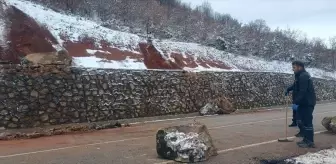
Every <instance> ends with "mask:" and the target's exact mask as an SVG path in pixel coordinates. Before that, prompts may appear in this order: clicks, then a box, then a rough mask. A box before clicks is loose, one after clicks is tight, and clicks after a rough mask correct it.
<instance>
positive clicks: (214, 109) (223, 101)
mask: <svg viewBox="0 0 336 164" xmlns="http://www.w3.org/2000/svg"><path fill="white" fill-rule="evenodd" d="M235 111H236V109H234V108H233V105H232V103H231V102H230V101H229V99H227V98H226V97H220V98H217V99H215V100H212V101H210V102H209V103H207V104H206V105H205V106H204V107H202V108H201V110H200V112H199V113H200V115H202V116H204V115H214V114H231V113H233V112H235Z"/></svg>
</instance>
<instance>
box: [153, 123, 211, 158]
mask: <svg viewBox="0 0 336 164" xmlns="http://www.w3.org/2000/svg"><path fill="white" fill-rule="evenodd" d="M156 150H157V154H158V155H159V156H160V157H162V158H164V159H169V160H175V161H177V162H183V163H193V162H201V161H206V160H208V159H209V158H210V157H211V156H215V155H217V149H216V148H215V146H214V144H213V142H212V138H211V136H210V134H209V132H208V129H207V127H206V126H205V125H203V124H200V123H193V124H188V125H181V126H173V127H168V128H163V129H160V130H158V132H157V134H156Z"/></svg>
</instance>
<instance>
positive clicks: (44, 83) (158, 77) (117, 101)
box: [0, 65, 336, 128]
mask: <svg viewBox="0 0 336 164" xmlns="http://www.w3.org/2000/svg"><path fill="white" fill-rule="evenodd" d="M292 79H293V76H291V75H288V74H275V73H253V72H249V73H241V72H240V73H234V72H200V73H187V72H182V71H154V70H141V71H140V70H139V71H136V70H110V69H105V70H94V69H82V68H63V67H60V66H59V67H56V68H55V67H34V68H27V67H23V66H17V65H12V66H10V65H8V66H0V127H5V128H27V127H37V126H43V125H55V124H64V123H79V122H96V121H106V120H117V119H128V118H136V117H149V116H158V115H174V114H182V113H192V112H198V111H199V109H200V108H201V107H202V106H204V105H205V104H206V103H207V102H208V101H209V100H211V99H213V98H216V97H218V96H226V97H228V98H230V99H231V101H232V102H233V104H234V106H235V107H236V108H240V109H249V108H256V107H265V106H273V105H281V104H284V103H285V101H284V96H283V94H284V89H285V88H286V86H288V85H289V84H290V83H292ZM315 84H316V90H317V95H318V100H333V99H335V98H336V92H335V86H336V82H335V81H328V80H321V79H315Z"/></svg>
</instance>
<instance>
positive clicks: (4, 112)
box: [0, 110, 8, 116]
mask: <svg viewBox="0 0 336 164" xmlns="http://www.w3.org/2000/svg"><path fill="white" fill-rule="evenodd" d="M0 114H1V115H2V116H6V115H7V114H8V111H7V110H2V111H1V112H0Z"/></svg>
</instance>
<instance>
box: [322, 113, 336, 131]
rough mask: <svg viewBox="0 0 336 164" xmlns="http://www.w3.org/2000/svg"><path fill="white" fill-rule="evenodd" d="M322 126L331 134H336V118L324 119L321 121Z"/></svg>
mask: <svg viewBox="0 0 336 164" xmlns="http://www.w3.org/2000/svg"><path fill="white" fill-rule="evenodd" d="M322 125H323V126H324V127H325V128H326V129H327V130H328V131H331V132H333V133H336V116H335V117H325V118H324V119H323V120H322Z"/></svg>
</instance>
